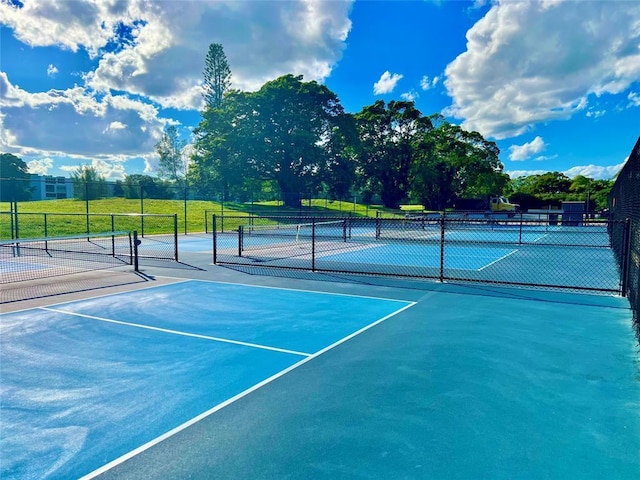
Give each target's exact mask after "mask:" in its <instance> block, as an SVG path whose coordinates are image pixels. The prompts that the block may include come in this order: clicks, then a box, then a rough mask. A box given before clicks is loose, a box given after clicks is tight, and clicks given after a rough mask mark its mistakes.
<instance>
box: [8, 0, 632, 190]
mask: <svg viewBox="0 0 640 480" xmlns="http://www.w3.org/2000/svg"><path fill="white" fill-rule="evenodd" d="M211 43H220V44H221V45H222V46H223V48H224V51H225V54H226V56H227V60H228V62H229V65H230V68H231V72H232V87H233V88H236V89H240V90H245V91H253V90H257V89H259V88H260V87H261V86H262V85H263V84H264V83H265V82H267V81H269V80H273V79H275V78H277V77H278V76H280V75H285V74H288V73H293V74H296V75H303V77H304V80H306V81H310V80H315V81H318V82H321V83H323V84H325V85H327V87H329V88H330V89H331V90H332V91H333V92H335V93H336V94H337V95H338V97H339V99H340V101H341V103H342V105H343V106H344V108H345V110H346V111H347V112H352V113H356V112H358V111H360V110H361V109H362V108H363V107H364V106H367V105H371V104H373V103H374V102H375V101H376V100H384V101H386V102H388V101H390V100H401V99H405V100H413V101H414V102H415V105H416V107H417V108H418V109H419V110H420V111H421V112H422V113H423V114H424V115H431V114H434V113H440V114H442V115H444V116H445V118H446V119H447V120H448V121H449V122H451V123H454V124H456V125H460V126H462V127H463V128H464V129H466V130H469V131H478V132H480V133H481V134H482V135H483V136H484V137H485V138H486V139H488V140H492V141H495V142H496V143H497V145H498V147H499V148H500V151H501V153H500V160H501V161H502V163H503V165H504V171H505V172H506V173H508V174H509V175H510V176H511V177H512V178H515V177H519V176H523V175H531V174H540V173H544V172H548V171H558V172H562V173H564V174H566V175H567V176H569V177H570V178H574V177H575V176H576V175H585V176H588V177H591V178H594V179H611V178H613V177H614V175H615V174H616V173H618V171H619V170H620V169H621V168H622V166H623V164H624V162H625V161H626V159H627V158H628V155H629V153H630V152H631V150H632V148H633V146H634V144H635V142H636V141H637V139H638V136H639V135H640V2H638V1H635V0H618V1H611V0H600V1H593V0H583V1H579V2H576V1H564V0H539V1H534V0H511V1H502V0H497V1H492V2H491V1H486V0H476V1H471V2H464V1H446V0H415V1H391V0H388V1H383V0H378V1H372V0H368V1H365V0H355V1H350V0H347V1H343V0H320V1H316V0H304V1H278V0H270V1H267V0H263V1H260V0H252V1H244V0H190V1H189V0H187V1H181V0H162V1H149V0H84V1H80V0H41V1H33V0H0V152H2V153H12V154H14V155H17V156H19V157H20V158H22V159H23V160H24V161H25V162H26V163H27V165H28V167H29V171H30V172H31V173H37V174H43V175H45V174H46V175H62V176H67V177H68V176H71V174H72V173H73V172H74V171H76V170H77V169H78V168H79V167H82V166H93V167H94V168H95V169H96V170H97V171H98V172H99V173H100V174H101V175H102V176H103V177H105V178H106V179H107V180H119V179H123V178H124V176H125V175H131V174H146V175H156V174H157V165H158V156H157V154H156V153H155V149H154V145H155V144H156V143H157V142H158V141H159V139H160V138H161V135H162V132H163V129H164V128H165V127H166V126H168V125H174V126H176V127H177V129H178V131H179V132H180V135H181V136H182V138H184V139H185V140H186V141H190V139H191V131H192V129H193V128H194V127H195V126H197V124H198V122H199V121H200V111H201V110H202V107H203V98H202V94H201V92H202V90H201V85H202V80H203V70H204V62H205V57H206V54H207V50H208V46H209V44H211Z"/></svg>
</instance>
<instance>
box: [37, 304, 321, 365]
mask: <svg viewBox="0 0 640 480" xmlns="http://www.w3.org/2000/svg"><path fill="white" fill-rule="evenodd" d="M38 309H40V310H47V311H49V312H56V313H64V314H67V315H74V316H77V317H83V318H90V319H91V320H99V321H101V322H107V323H115V324H118V325H126V326H128V327H136V328H143V329H146V330H153V331H156V332H163V333H171V334H173V335H181V336H183V337H193V338H200V339H204V340H213V341H215V342H222V343H232V344H234V345H242V346H244V347H252V348H259V349H262V350H271V351H273V352H280V353H288V354H291V355H298V356H302V357H308V356H310V355H311V354H310V353H306V352H297V351H295V350H287V349H285V348H278V347H270V346H268V345H258V344H256V343H248V342H240V341H238V340H229V339H227V338H219V337H210V336H209V335H200V334H197V333H189V332H181V331H179V330H170V329H167V328H159V327H152V326H150V325H142V324H139V323H131V322H123V321H120V320H112V319H109V318H102V317H96V316H95V315H87V314H84V313H77V312H68V311H66V310H60V309H57V308H50V307H38Z"/></svg>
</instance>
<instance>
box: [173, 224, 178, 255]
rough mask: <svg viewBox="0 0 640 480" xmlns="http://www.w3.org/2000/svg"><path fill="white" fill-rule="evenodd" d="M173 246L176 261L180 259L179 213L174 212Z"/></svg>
mask: <svg viewBox="0 0 640 480" xmlns="http://www.w3.org/2000/svg"><path fill="white" fill-rule="evenodd" d="M173 247H174V256H175V260H176V262H177V261H178V214H177V213H174V214H173Z"/></svg>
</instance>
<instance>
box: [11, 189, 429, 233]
mask: <svg viewBox="0 0 640 480" xmlns="http://www.w3.org/2000/svg"><path fill="white" fill-rule="evenodd" d="M421 208H422V207H420V206H405V208H403V211H405V210H416V209H418V210H419V209H421ZM87 209H88V213H89V215H86V214H87ZM185 210H186V212H185ZM9 211H10V205H9V203H8V202H0V238H2V239H9V238H12V231H13V236H15V222H14V221H13V220H12V219H11V216H10V215H9ZM205 212H206V219H205ZM18 213H19V217H18V218H19V221H18V237H20V238H41V237H54V236H64V235H77V234H83V233H87V230H88V231H89V232H91V233H98V232H108V231H113V230H116V231H119V230H130V231H133V230H137V231H139V232H141V231H144V233H145V234H159V233H169V232H172V231H173V228H174V222H175V223H176V224H177V230H178V233H179V234H182V233H200V232H205V231H206V230H209V231H210V230H211V216H212V215H213V214H216V215H217V216H218V229H220V228H224V230H225V231H230V230H234V229H237V228H238V225H239V224H243V223H245V222H243V221H242V220H241V219H240V218H237V217H246V216H249V215H257V216H262V217H268V216H292V217H293V216H295V217H300V216H305V215H309V216H311V215H316V216H318V215H327V216H333V215H339V216H349V215H350V216H366V217H375V216H377V215H380V216H384V217H389V216H394V215H398V212H397V211H392V210H388V209H384V208H383V207H380V206H368V205H361V204H356V203H352V202H346V201H338V200H336V201H330V200H324V199H312V200H303V202H302V206H301V207H299V208H290V207H283V206H282V205H281V204H280V203H279V202H276V201H274V202H260V203H225V204H224V205H222V204H220V203H218V202H213V201H203V200H188V201H187V202H186V209H185V202H184V201H182V200H154V199H145V200H144V203H141V202H140V200H139V199H126V198H106V199H99V200H91V201H89V202H88V204H87V202H85V201H83V200H77V199H60V200H43V201H35V202H19V203H18ZM141 213H144V214H146V215H145V217H144V221H143V220H142V219H141V218H140V215H139V214H141ZM185 213H186V215H185ZM233 217H236V218H233Z"/></svg>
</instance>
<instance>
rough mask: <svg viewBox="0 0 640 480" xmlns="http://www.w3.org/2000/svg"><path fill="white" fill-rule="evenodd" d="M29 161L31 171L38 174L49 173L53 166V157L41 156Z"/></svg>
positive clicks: (28, 166)
mask: <svg viewBox="0 0 640 480" xmlns="http://www.w3.org/2000/svg"><path fill="white" fill-rule="evenodd" d="M26 163H27V168H28V169H29V173H35V174H38V175H47V174H48V173H49V170H50V169H52V168H53V159H51V158H48V157H47V158H40V159H37V160H30V161H28V162H26Z"/></svg>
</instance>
